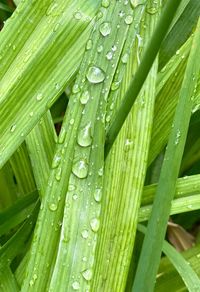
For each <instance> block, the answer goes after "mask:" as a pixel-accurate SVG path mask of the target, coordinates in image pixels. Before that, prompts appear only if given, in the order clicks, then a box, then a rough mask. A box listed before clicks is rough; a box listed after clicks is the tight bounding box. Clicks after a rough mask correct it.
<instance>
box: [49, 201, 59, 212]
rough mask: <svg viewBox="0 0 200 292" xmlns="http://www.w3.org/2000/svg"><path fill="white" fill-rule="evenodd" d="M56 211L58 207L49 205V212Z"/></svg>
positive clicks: (52, 204) (53, 204)
mask: <svg viewBox="0 0 200 292" xmlns="http://www.w3.org/2000/svg"><path fill="white" fill-rule="evenodd" d="M57 209H58V206H57V204H55V203H50V204H49V210H51V211H53V212H54V211H56V210H57Z"/></svg>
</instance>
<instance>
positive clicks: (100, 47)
mask: <svg viewBox="0 0 200 292" xmlns="http://www.w3.org/2000/svg"><path fill="white" fill-rule="evenodd" d="M102 51H103V46H102V45H100V46H98V48H97V52H98V53H101V52H102Z"/></svg>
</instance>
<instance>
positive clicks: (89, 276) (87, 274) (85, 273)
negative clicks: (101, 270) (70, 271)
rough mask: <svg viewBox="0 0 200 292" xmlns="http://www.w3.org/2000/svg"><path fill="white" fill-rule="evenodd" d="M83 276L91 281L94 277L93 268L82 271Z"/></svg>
mask: <svg viewBox="0 0 200 292" xmlns="http://www.w3.org/2000/svg"><path fill="white" fill-rule="evenodd" d="M82 275H83V278H84V279H85V280H87V281H90V280H91V279H92V270H91V269H87V270H85V271H83V272H82Z"/></svg>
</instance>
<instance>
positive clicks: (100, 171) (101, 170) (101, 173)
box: [98, 167, 103, 176]
mask: <svg viewBox="0 0 200 292" xmlns="http://www.w3.org/2000/svg"><path fill="white" fill-rule="evenodd" d="M98 175H99V176H102V175H103V167H101V168H100V169H99V171H98Z"/></svg>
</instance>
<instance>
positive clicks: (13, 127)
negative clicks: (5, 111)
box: [10, 124, 17, 133]
mask: <svg viewBox="0 0 200 292" xmlns="http://www.w3.org/2000/svg"><path fill="white" fill-rule="evenodd" d="M16 127H17V126H16V125H15V124H14V125H12V126H11V127H10V131H11V133H13V132H14V131H15V129H16Z"/></svg>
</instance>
